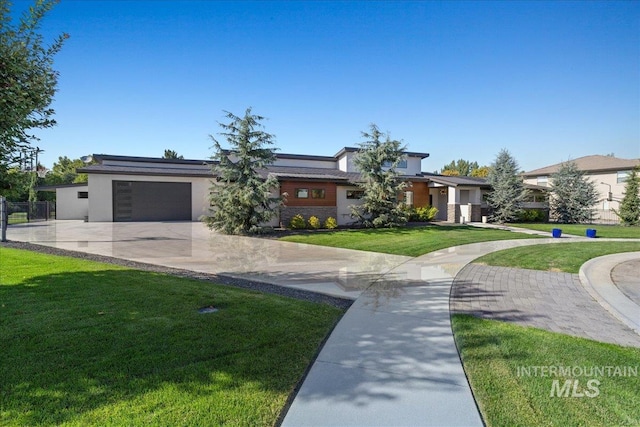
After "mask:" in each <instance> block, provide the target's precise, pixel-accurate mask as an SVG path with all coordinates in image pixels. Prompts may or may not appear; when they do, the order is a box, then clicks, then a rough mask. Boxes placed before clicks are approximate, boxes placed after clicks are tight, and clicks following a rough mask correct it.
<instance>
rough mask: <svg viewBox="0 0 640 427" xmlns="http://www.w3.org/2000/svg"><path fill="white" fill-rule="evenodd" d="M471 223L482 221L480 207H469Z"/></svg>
mask: <svg viewBox="0 0 640 427" xmlns="http://www.w3.org/2000/svg"><path fill="white" fill-rule="evenodd" d="M471 221H472V222H480V221H482V206H480V205H471Z"/></svg>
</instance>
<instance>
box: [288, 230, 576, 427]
mask: <svg viewBox="0 0 640 427" xmlns="http://www.w3.org/2000/svg"><path fill="white" fill-rule="evenodd" d="M565 241H566V240H565ZM565 241H561V240H559V239H532V240H508V241H494V242H484V243H475V244H470V245H464V246H458V247H453V248H447V249H443V250H440V251H435V252H432V253H429V254H426V255H423V256H420V257H418V258H414V259H411V260H409V261H407V262H405V263H404V264H402V265H400V266H398V267H397V268H395V269H393V270H392V271H390V272H389V273H387V274H386V275H384V276H383V277H381V278H380V279H379V280H378V281H377V282H375V283H374V284H373V285H372V286H371V287H370V288H369V289H368V290H367V291H366V292H364V293H363V294H362V295H361V296H360V297H359V298H358V299H357V300H356V302H355V303H354V304H353V305H352V306H351V308H349V310H348V311H347V313H346V314H345V316H344V317H343V318H342V320H341V321H340V323H339V324H338V325H337V327H336V329H335V330H334V332H333V333H332V334H331V336H330V337H329V339H328V340H327V342H326V344H325V346H324V347H323V349H322V351H321V352H320V354H319V355H318V358H317V359H316V361H315V363H314V364H313V366H312V367H311V370H310V371H309V373H308V375H307V377H306V379H305V380H304V382H303V384H302V386H301V388H300V390H299V392H298V394H297V396H296V397H295V399H294V401H293V403H292V405H291V407H290V408H289V411H288V413H287V414H286V417H285V418H284V422H283V425H284V426H367V425H376V426H443V425H446V426H472V425H477V426H481V425H483V422H482V419H481V417H480V414H479V412H478V409H477V407H476V404H475V401H474V398H473V395H472V393H471V389H470V387H469V384H468V382H467V378H466V376H465V373H464V370H463V368H462V363H461V361H460V357H459V355H458V350H457V347H456V345H455V342H454V339H453V332H452V330H451V322H450V313H449V293H450V290H451V285H452V283H453V280H454V278H455V277H456V275H457V274H458V272H459V271H460V270H461V269H462V268H463V267H464V266H465V265H467V264H468V263H469V262H471V261H472V260H474V259H475V258H477V257H479V256H482V255H484V254H486V253H489V252H494V251H497V250H501V249H509V248H515V247H520V246H529V245H535V244H542V243H558V244H562V243H563V242H565Z"/></svg>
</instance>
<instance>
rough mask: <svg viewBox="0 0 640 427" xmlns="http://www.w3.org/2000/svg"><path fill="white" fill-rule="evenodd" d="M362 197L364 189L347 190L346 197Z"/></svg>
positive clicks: (354, 198)
mask: <svg viewBox="0 0 640 427" xmlns="http://www.w3.org/2000/svg"><path fill="white" fill-rule="evenodd" d="M363 197H364V191H362V190H347V199H350V200H359V199H362V198H363Z"/></svg>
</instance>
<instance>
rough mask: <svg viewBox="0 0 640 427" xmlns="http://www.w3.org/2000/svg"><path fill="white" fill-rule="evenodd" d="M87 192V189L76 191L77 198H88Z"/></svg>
mask: <svg viewBox="0 0 640 427" xmlns="http://www.w3.org/2000/svg"><path fill="white" fill-rule="evenodd" d="M88 198H89V192H88V191H78V199H88Z"/></svg>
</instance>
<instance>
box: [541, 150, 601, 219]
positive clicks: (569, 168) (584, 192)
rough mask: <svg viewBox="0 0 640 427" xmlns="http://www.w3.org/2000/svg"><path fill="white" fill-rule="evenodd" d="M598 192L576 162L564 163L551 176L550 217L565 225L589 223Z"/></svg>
mask: <svg viewBox="0 0 640 427" xmlns="http://www.w3.org/2000/svg"><path fill="white" fill-rule="evenodd" d="M597 202H598V190H597V189H596V184H595V183H594V182H593V181H589V180H588V179H587V178H586V177H585V175H584V172H583V171H581V170H580V169H578V166H577V165H576V164H575V163H574V162H564V163H562V164H561V165H560V168H559V169H558V172H556V173H554V174H552V175H551V197H550V199H549V215H550V217H551V219H552V220H555V221H557V222H560V223H565V224H575V223H582V222H587V221H589V220H591V219H592V217H593V211H594V205H595V204H596V203H597Z"/></svg>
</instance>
